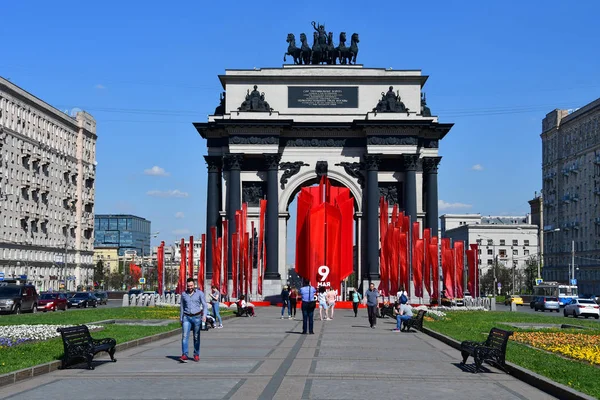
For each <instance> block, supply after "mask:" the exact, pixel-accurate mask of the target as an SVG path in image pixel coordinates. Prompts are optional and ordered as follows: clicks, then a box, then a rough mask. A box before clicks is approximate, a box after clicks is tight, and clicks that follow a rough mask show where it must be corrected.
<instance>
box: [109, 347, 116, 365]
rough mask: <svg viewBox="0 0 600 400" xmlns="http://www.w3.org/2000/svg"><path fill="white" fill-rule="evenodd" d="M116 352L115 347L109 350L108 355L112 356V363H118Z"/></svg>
mask: <svg viewBox="0 0 600 400" xmlns="http://www.w3.org/2000/svg"><path fill="white" fill-rule="evenodd" d="M115 351H116V349H115V348H114V347H113V348H111V349H110V350H108V355H109V356H110V359H111V360H112V362H117V359H116V358H115Z"/></svg>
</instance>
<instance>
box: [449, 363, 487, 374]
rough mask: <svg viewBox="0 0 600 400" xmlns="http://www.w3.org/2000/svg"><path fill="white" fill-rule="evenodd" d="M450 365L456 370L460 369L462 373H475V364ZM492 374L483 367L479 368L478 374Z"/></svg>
mask: <svg viewBox="0 0 600 400" xmlns="http://www.w3.org/2000/svg"><path fill="white" fill-rule="evenodd" d="M452 365H454V366H455V367H457V368H458V369H460V370H461V371H463V372H469V373H471V374H473V373H475V364H461V363H452ZM481 373H484V374H494V373H495V372H494V371H491V370H489V369H487V368H486V367H485V366H483V365H482V366H481V367H479V372H478V374H481Z"/></svg>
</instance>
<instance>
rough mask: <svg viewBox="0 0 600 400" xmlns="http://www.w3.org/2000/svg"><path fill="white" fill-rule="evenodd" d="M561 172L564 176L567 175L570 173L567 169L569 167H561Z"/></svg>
mask: <svg viewBox="0 0 600 400" xmlns="http://www.w3.org/2000/svg"><path fill="white" fill-rule="evenodd" d="M561 172H562V174H563V175H564V176H569V173H570V171H569V168H563V169H562V170H561Z"/></svg>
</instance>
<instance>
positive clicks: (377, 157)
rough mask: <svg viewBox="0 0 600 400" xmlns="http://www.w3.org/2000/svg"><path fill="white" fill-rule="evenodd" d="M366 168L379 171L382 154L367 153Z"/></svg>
mask: <svg viewBox="0 0 600 400" xmlns="http://www.w3.org/2000/svg"><path fill="white" fill-rule="evenodd" d="M364 158H365V168H366V169H367V171H378V170H379V163H380V162H381V154H365V157H364Z"/></svg>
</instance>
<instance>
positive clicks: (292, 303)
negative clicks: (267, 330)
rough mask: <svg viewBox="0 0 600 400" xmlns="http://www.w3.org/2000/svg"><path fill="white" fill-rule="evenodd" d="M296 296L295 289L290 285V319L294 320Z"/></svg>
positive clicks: (296, 291)
mask: <svg viewBox="0 0 600 400" xmlns="http://www.w3.org/2000/svg"><path fill="white" fill-rule="evenodd" d="M298 296H299V294H298V289H296V288H295V287H294V285H292V286H291V287H290V310H291V315H290V319H296V306H297V304H298Z"/></svg>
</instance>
